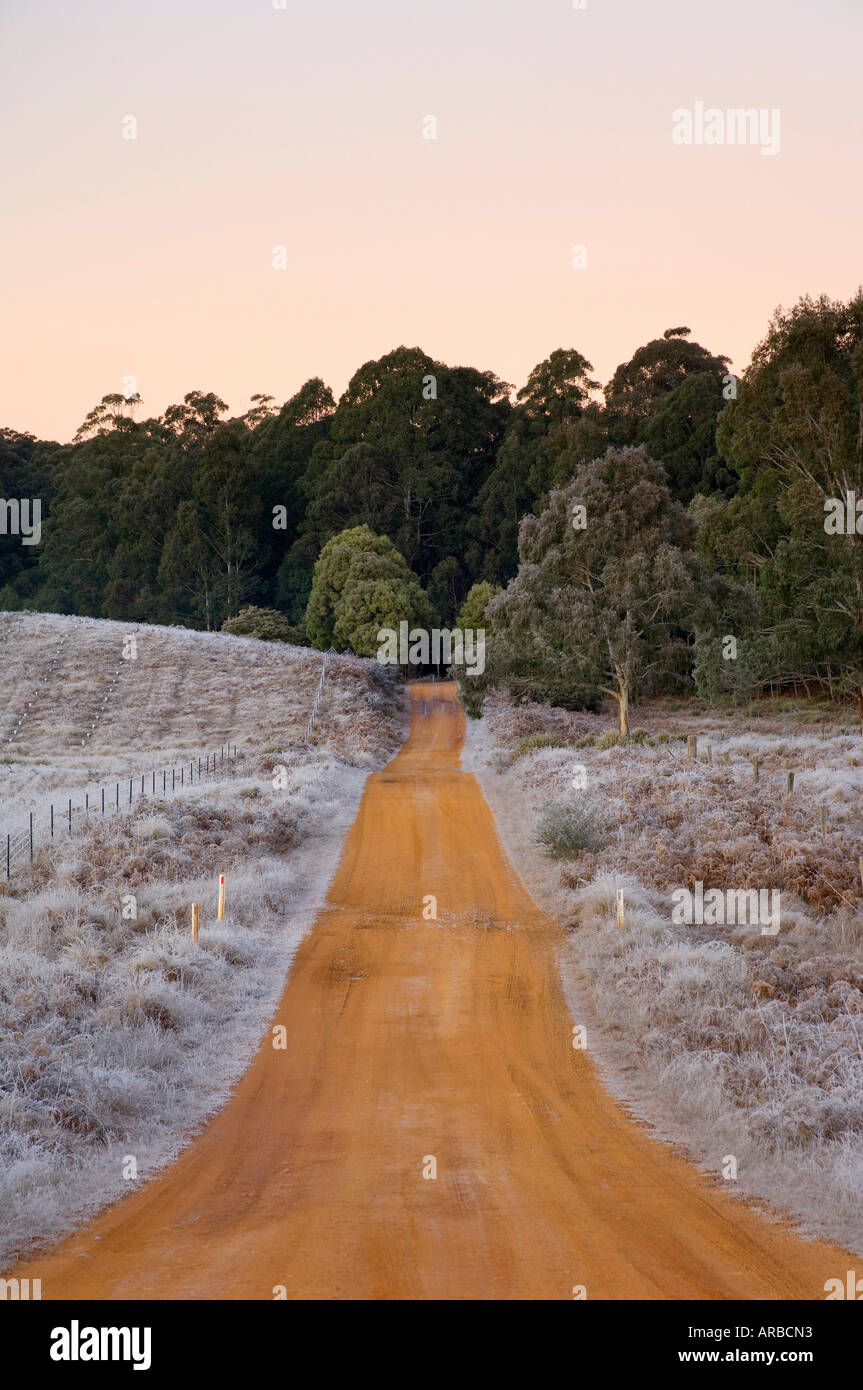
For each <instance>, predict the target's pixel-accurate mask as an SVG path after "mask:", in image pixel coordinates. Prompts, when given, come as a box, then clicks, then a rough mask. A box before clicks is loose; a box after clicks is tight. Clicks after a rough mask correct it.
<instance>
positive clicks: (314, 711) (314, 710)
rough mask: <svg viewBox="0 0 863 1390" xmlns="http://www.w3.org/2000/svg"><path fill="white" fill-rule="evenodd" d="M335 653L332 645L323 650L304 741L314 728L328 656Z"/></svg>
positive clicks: (325, 675)
mask: <svg viewBox="0 0 863 1390" xmlns="http://www.w3.org/2000/svg"><path fill="white" fill-rule="evenodd" d="M337 655H338V653H337V652H336V650H335V648H334V647H330V649H329V651H328V652H324V664H323V666H322V667H321V678H320V680H319V681H318V688H317V690H316V691H315V702H314V704H313V705H312V712H311V714H310V715H309V722H308V724H307V725H306V740H305V741H306V743H308V741H309V739H310V738H311V736H312V731H313V729H314V727H315V720H316V719H317V717H318V706H319V705H320V703H321V696H322V695H323V693H324V681H325V680H326V678H327V667H328V666H329V664H330V657H331V656H337Z"/></svg>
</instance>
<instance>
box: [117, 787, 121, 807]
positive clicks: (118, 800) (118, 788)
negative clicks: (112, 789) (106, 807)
mask: <svg viewBox="0 0 863 1390" xmlns="http://www.w3.org/2000/svg"><path fill="white" fill-rule="evenodd" d="M119 809H120V783H119V782H118V783H117V810H118V811H119Z"/></svg>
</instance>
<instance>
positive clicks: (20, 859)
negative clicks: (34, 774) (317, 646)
mask: <svg viewBox="0 0 863 1390" xmlns="http://www.w3.org/2000/svg"><path fill="white" fill-rule="evenodd" d="M65 640H66V637H65V636H64V637H63V639H62V641H61V643H60V644H59V646H58V648H57V649H56V651H55V652H54V653H52V658H51V662H50V665H49V672H50V673H53V671H54V669H55V667H56V663H57V659H58V657H59V654H60V649H61V648H62V645H63V642H65ZM337 655H338V653H337V652H336V651H335V649H334V648H333V647H331V648H330V649H329V651H328V652H325V653H324V660H323V665H322V667H321V675H320V679H319V681H318V685H317V690H316V691H315V698H314V702H313V704H312V711H311V714H310V715H309V721H308V724H307V726H306V733H305V742H306V743H308V742H309V740H310V739H311V736H312V732H313V730H314V727H315V723H316V721H317V717H318V710H319V708H320V704H321V698H322V696H323V693H324V684H325V681H326V676H327V668H328V666H329V664H330V658H331V657H333V656H337ZM22 724H23V719H19V721H18V724H17V725H16V726H15V727H14V729H13V732H12V736H11V737H10V738H8V739H7V742H13V741H20V739H19V732H20V728H21V725H22ZM236 759H237V745H236V744H234V745H233V751H232V745H231V744H223V745H222V747H221V748H220V749H219V750H214V751H213V752H211V753H202V754H201V755H200V757H198V758H190V759H189V761H188V762H183V763H179V764H175V765H173V766H171V767H164V768H158V769H152V768H151V769H150V771H149V772H137V773H133V774H132V775H131V776H129V775H128V774H126V775H125V776H124V777H122V778H118V779H117V780H115V781H113V782H111V781H109V782H106V784H105V785H104V786H102V787H100V786H97V787H96V789H95V791H94V792H93V793H92V794H91V792H89V791H85V792H77V793H75V794H74V795H73V796H71V797H67V798H65V799H64V800H62V801H56V802H54V801H52V802H50V803H49V804H48V808H47V811H43V812H42V813H40V812H38V811H31V812H30V813H29V818H28V824H27V826H26V827H25V828H24V829H22V830H17V831H11V830H10V831H8V832H7V833H6V835H5V837H4V836H2V834H0V856H2V863H0V878H2V876H3V873H4V870H5V876H6V879H7V880H8V879H11V877H12V874H13V873H14V872H18V871H20V870H21V869H22V868H25V867H26V865H27V864H32V862H33V860H34V858H35V856H36V853H37V851H38V850H39V848H40V846H42V845H46V844H51V843H52V842H53V841H55V840H57V839H59V838H60V837H62V836H64V835H65V836H67V837H68V836H71V835H72V834H74V832H75V830H76V829H78V828H79V827H80V826H81V824H82V817H83V824H84V825H86V824H88V823H89V820H90V817H91V816H96V817H100V818H101V817H102V816H107V815H112V814H113V815H116V814H118V813H121V812H123V811H128V810H129V808H130V807H131V806H132V805H133V804H136V802H139V801H140V800H141V798H142V797H144V798H146V797H147V796H150V797H155V796H159V795H161V796H163V797H164V796H170V795H172V794H175V793H177V792H180V791H185V789H186V788H187V787H192V786H197V785H198V783H199V782H203V781H206V780H212V779H213V778H214V777H216V776H222V775H223V774H224V771H225V763H226V760H227V761H228V762H229V763H230V764H234V763H235V762H236Z"/></svg>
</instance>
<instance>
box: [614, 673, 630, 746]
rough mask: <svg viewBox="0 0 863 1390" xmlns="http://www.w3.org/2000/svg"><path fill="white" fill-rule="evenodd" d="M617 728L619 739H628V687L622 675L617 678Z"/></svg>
mask: <svg viewBox="0 0 863 1390" xmlns="http://www.w3.org/2000/svg"><path fill="white" fill-rule="evenodd" d="M615 699H616V700H617V727H618V730H619V733H620V736H621V738H629V686H628V685H627V683H626V680H625V679H624V677H623V676H622V675H620V674H619V673H618V676H617V694H616V696H615Z"/></svg>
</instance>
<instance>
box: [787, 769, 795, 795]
mask: <svg viewBox="0 0 863 1390" xmlns="http://www.w3.org/2000/svg"><path fill="white" fill-rule="evenodd" d="M793 790H794V773H793V772H786V774H785V795H786V796H790V795H791V793H792V792H793Z"/></svg>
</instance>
